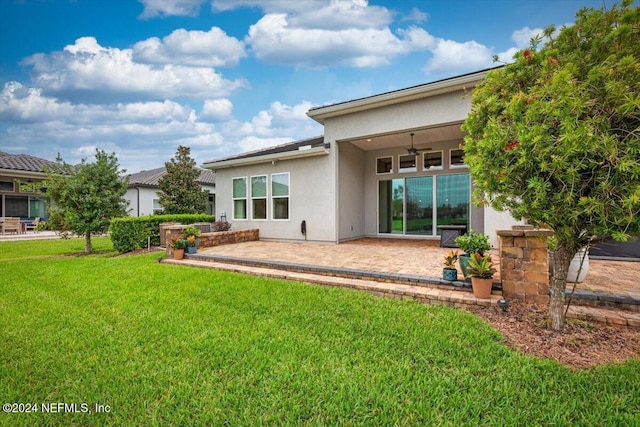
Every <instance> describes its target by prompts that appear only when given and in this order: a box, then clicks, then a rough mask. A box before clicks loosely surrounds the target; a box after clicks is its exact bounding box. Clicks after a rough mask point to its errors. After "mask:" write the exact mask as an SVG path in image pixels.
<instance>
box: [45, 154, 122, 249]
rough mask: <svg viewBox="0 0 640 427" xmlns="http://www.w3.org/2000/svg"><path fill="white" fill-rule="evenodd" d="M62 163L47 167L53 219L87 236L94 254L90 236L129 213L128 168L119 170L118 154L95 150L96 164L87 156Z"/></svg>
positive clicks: (87, 243) (99, 232) (47, 188)
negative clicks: (126, 176)
mask: <svg viewBox="0 0 640 427" xmlns="http://www.w3.org/2000/svg"><path fill="white" fill-rule="evenodd" d="M58 161H59V162H61V166H60V169H58V168H56V170H48V171H47V179H46V180H45V182H44V184H43V186H44V188H45V191H44V193H45V195H46V196H47V197H48V198H49V199H51V201H52V206H51V207H50V209H49V217H50V220H51V221H52V222H53V223H54V224H57V225H58V227H61V230H62V231H71V232H73V233H75V234H77V235H79V236H84V237H85V249H84V251H85V253H91V251H92V248H91V235H92V234H101V233H105V232H107V231H108V230H109V224H110V222H111V219H112V218H116V217H122V216H125V215H126V214H127V210H126V208H127V201H126V200H125V199H124V198H123V196H124V195H125V193H126V192H127V184H128V180H127V179H125V180H123V179H122V178H121V176H124V172H125V170H124V169H123V170H119V166H118V159H117V158H116V156H115V153H112V154H106V153H105V152H104V151H101V150H96V161H95V163H88V162H87V161H86V159H83V160H82V162H81V163H80V164H78V165H75V166H74V165H70V164H68V163H66V162H63V161H62V159H60V158H59V159H58Z"/></svg>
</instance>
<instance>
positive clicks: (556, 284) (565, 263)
mask: <svg viewBox="0 0 640 427" xmlns="http://www.w3.org/2000/svg"><path fill="white" fill-rule="evenodd" d="M575 253H576V251H575V250H574V249H573V248H572V245H571V244H568V243H567V242H560V241H559V242H558V245H557V247H556V250H555V252H554V254H553V277H552V278H551V288H550V294H551V295H550V297H551V301H550V302H549V316H550V317H551V329H553V330H554V331H561V330H562V329H563V328H564V320H565V319H564V303H565V296H564V293H565V290H566V288H567V272H568V271H569V264H570V263H571V259H572V258H573V256H574V255H575Z"/></svg>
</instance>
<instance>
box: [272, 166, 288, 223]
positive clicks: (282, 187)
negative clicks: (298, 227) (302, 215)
mask: <svg viewBox="0 0 640 427" xmlns="http://www.w3.org/2000/svg"><path fill="white" fill-rule="evenodd" d="M271 199H272V203H273V205H272V214H271V215H272V218H273V219H289V174H288V173H274V174H273V175H271Z"/></svg>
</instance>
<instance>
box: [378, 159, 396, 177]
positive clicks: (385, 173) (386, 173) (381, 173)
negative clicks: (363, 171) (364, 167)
mask: <svg viewBox="0 0 640 427" xmlns="http://www.w3.org/2000/svg"><path fill="white" fill-rule="evenodd" d="M382 159H389V160H391V168H390V169H389V171H388V172H380V171H379V170H378V162H379V161H380V160H382ZM392 173H393V156H380V157H376V175H390V174H392Z"/></svg>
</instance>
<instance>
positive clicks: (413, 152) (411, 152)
mask: <svg viewBox="0 0 640 427" xmlns="http://www.w3.org/2000/svg"><path fill="white" fill-rule="evenodd" d="M409 135H411V147H409V148H407V152H408V153H409V155H411V156H417V155H418V153H419V152H421V151H430V150H431V148H425V149H423V150H418V149H417V148H415V147H414V146H413V135H414V134H413V132H411V133H410V134H409Z"/></svg>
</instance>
